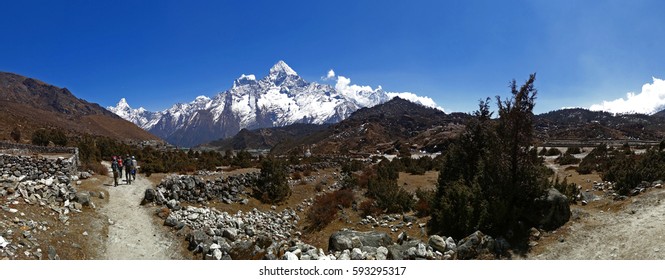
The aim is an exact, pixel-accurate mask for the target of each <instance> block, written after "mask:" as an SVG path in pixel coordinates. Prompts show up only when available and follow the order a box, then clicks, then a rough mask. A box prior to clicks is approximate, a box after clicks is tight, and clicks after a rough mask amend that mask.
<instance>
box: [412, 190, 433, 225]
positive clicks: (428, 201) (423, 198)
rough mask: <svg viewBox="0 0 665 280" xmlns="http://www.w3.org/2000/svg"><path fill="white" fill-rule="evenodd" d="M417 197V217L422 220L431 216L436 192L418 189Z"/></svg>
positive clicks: (415, 207) (415, 208)
mask: <svg viewBox="0 0 665 280" xmlns="http://www.w3.org/2000/svg"><path fill="white" fill-rule="evenodd" d="M416 197H417V198H418V201H416V204H415V206H414V210H415V211H416V215H417V216H418V217H421V218H422V217H426V216H429V215H430V214H431V213H432V203H433V200H434V191H426V190H422V189H420V188H418V189H416Z"/></svg>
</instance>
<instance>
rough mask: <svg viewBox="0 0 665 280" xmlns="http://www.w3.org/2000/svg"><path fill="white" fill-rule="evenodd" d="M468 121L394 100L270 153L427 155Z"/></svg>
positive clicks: (462, 115) (444, 143)
mask: <svg viewBox="0 0 665 280" xmlns="http://www.w3.org/2000/svg"><path fill="white" fill-rule="evenodd" d="M468 118H469V115H466V114H446V113H444V112H442V111H439V110H437V109H433V108H429V107H425V106H422V105H419V104H415V103H413V102H410V101H408V100H404V99H401V98H399V97H395V98H393V99H392V100H390V101H389V102H386V103H383V104H380V105H377V106H374V107H371V108H363V109H360V110H358V111H356V112H354V113H353V114H351V116H350V117H349V118H347V119H345V120H343V121H341V122H339V123H337V124H334V125H331V126H330V127H328V128H327V129H325V130H323V131H321V132H318V133H314V134H311V135H309V136H307V137H303V138H301V139H300V140H298V141H294V142H292V143H288V144H284V145H282V144H280V145H277V146H276V147H275V148H274V150H275V152H278V153H286V152H288V151H290V150H292V149H305V148H308V149H311V151H312V152H313V153H320V154H337V153H341V154H348V153H377V152H379V153H388V154H394V153H396V152H397V151H398V150H400V149H401V148H403V147H406V148H409V149H417V150H427V151H430V152H434V151H438V150H440V149H442V148H443V147H444V146H445V145H446V144H447V143H448V141H449V140H450V139H451V138H452V137H454V136H456V135H457V134H458V133H459V132H460V131H461V130H462V129H463V127H464V123H465V122H466V120H467V119H468Z"/></svg>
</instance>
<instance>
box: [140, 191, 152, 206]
mask: <svg viewBox="0 0 665 280" xmlns="http://www.w3.org/2000/svg"><path fill="white" fill-rule="evenodd" d="M153 201H155V190H154V189H146V190H145V194H144V195H143V201H141V205H145V204H147V203H150V202H153Z"/></svg>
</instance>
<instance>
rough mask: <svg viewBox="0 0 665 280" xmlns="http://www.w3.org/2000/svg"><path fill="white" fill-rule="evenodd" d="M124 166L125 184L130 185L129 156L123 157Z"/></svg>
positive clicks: (130, 159) (130, 169)
mask: <svg viewBox="0 0 665 280" xmlns="http://www.w3.org/2000/svg"><path fill="white" fill-rule="evenodd" d="M124 164H125V178H126V179H127V184H128V185H131V184H132V174H131V173H132V158H131V157H129V154H127V157H125V160H124Z"/></svg>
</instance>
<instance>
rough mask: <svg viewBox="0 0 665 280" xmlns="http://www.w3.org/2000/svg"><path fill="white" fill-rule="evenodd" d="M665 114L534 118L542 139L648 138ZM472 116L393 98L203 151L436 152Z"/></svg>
mask: <svg viewBox="0 0 665 280" xmlns="http://www.w3.org/2000/svg"><path fill="white" fill-rule="evenodd" d="M664 116H665V112H659V113H656V114H654V115H643V114H625V115H615V114H611V113H607V112H597V111H590V110H587V109H562V110H556V111H552V112H548V113H545V114H540V115H536V116H535V119H534V129H535V135H536V138H537V140H538V141H540V142H547V141H549V140H650V141H654V140H655V141H659V140H662V139H663V138H665V118H664ZM469 118H472V116H471V115H469V114H465V113H451V114H445V113H443V112H441V111H438V110H434V109H432V108H428V107H424V106H420V105H417V104H414V103H412V102H409V101H407V100H403V99H399V98H395V99H394V100H391V101H388V102H386V103H383V104H380V105H377V106H374V107H371V108H364V109H360V110H358V111H356V112H354V113H353V114H351V116H349V117H348V118H347V119H345V120H343V121H341V122H339V123H337V124H332V125H328V126H317V125H310V126H309V127H302V126H301V125H289V126H284V127H275V128H263V129H256V130H246V129H244V130H242V131H241V132H240V133H238V134H237V135H236V136H234V137H231V138H228V139H224V140H218V141H213V142H211V143H208V144H206V145H204V146H203V147H202V148H205V149H217V150H222V151H223V150H227V149H234V150H240V149H271V150H272V152H274V153H276V154H287V153H293V152H297V153H300V154H302V152H304V151H306V150H308V149H309V150H311V151H312V152H313V153H315V154H317V153H318V154H354V153H360V154H383V153H388V154H394V153H396V152H397V151H398V150H399V149H400V148H401V147H402V146H404V145H406V146H407V147H408V148H409V149H412V150H422V151H427V152H437V151H441V150H442V149H445V147H446V146H447V144H448V143H450V140H451V139H452V138H454V137H456V136H457V135H458V134H459V132H461V131H462V130H463V129H464V124H465V123H466V121H467V120H468V119H469Z"/></svg>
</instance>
